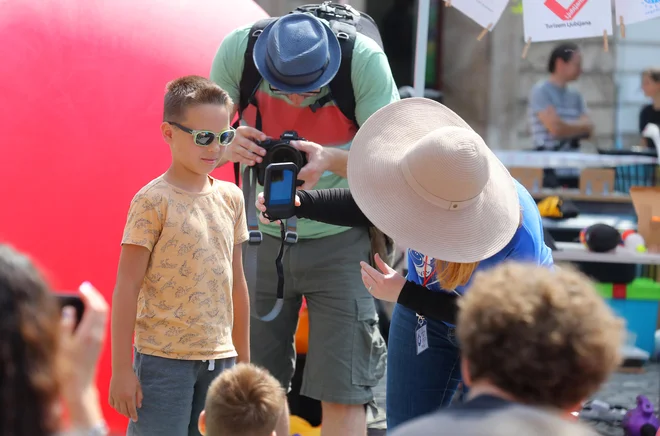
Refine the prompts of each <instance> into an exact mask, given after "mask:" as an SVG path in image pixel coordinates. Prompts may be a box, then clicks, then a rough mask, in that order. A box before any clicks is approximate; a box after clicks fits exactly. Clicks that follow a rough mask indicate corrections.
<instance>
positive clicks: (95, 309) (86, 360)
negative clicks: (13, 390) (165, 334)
mask: <svg viewBox="0 0 660 436" xmlns="http://www.w3.org/2000/svg"><path fill="white" fill-rule="evenodd" d="M79 290H80V296H81V298H82V300H83V303H85V312H84V314H83V317H82V320H81V321H80V324H79V325H78V327H77V328H76V326H75V323H76V314H75V309H73V308H72V307H65V308H64V309H63V310H62V322H61V327H60V348H59V356H58V357H59V359H60V365H61V371H62V372H61V377H62V379H61V381H62V396H63V399H64V401H65V403H66V405H67V408H68V410H69V415H70V416H71V424H72V426H73V427H75V428H79V429H86V428H91V427H93V426H95V425H99V424H102V423H103V414H102V412H101V408H100V405H99V401H98V391H97V389H96V380H95V379H96V366H97V364H98V360H99V356H100V354H101V350H102V349H103V342H104V340H105V335H106V327H107V323H108V303H107V302H106V301H105V299H104V298H103V296H102V295H101V294H100V293H99V292H98V291H97V290H96V289H95V288H94V287H93V286H92V285H91V284H90V283H88V282H85V283H83V284H82V285H80V288H79Z"/></svg>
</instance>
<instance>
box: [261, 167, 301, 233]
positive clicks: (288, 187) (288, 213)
mask: <svg viewBox="0 0 660 436" xmlns="http://www.w3.org/2000/svg"><path fill="white" fill-rule="evenodd" d="M297 177H298V167H297V166H296V164H294V163H292V162H282V163H272V164H270V165H268V166H267V167H266V172H265V175H264V200H265V203H264V204H265V206H266V217H267V218H268V219H270V220H273V221H274V220H281V219H286V218H291V217H292V216H294V215H295V214H296V204H295V201H296V178H297Z"/></svg>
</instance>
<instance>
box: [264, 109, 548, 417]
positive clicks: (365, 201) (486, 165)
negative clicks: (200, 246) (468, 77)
mask: <svg viewBox="0 0 660 436" xmlns="http://www.w3.org/2000/svg"><path fill="white" fill-rule="evenodd" d="M348 183H349V188H350V192H351V194H352V197H353V199H354V200H355V203H356V204H357V206H358V207H359V209H360V210H361V211H362V212H363V214H364V215H365V216H366V218H367V219H368V223H369V224H372V225H374V226H376V227H377V228H379V229H380V230H382V231H383V232H384V233H385V234H387V235H389V236H390V237H392V238H393V239H394V240H395V241H396V243H397V244H398V245H400V246H403V247H410V249H409V250H408V279H409V280H410V281H412V282H413V283H414V284H416V286H411V285H408V284H407V283H406V279H405V278H403V277H402V276H400V275H399V274H397V273H396V272H395V271H394V270H392V269H391V268H389V266H388V265H386V264H385V263H384V262H383V261H382V259H380V258H378V257H377V258H376V259H375V261H376V265H377V266H378V268H379V269H380V271H378V270H376V269H374V268H372V267H371V266H369V265H368V264H366V263H362V265H361V267H362V279H363V282H364V285H365V288H366V289H367V290H368V291H369V292H370V293H371V294H372V295H374V296H375V297H377V298H380V299H384V300H388V301H398V303H399V304H397V305H396V306H395V309H394V312H393V314H392V321H391V324H390V332H389V341H388V348H389V350H388V361H387V365H388V371H387V426H388V429H392V428H395V427H396V426H398V425H400V424H401V423H403V422H406V421H408V420H410V419H413V418H415V417H417V416H420V415H423V414H425V413H428V412H431V411H433V410H435V409H437V408H438V407H444V406H447V405H449V404H450V402H451V400H452V397H453V395H454V393H455V391H456V388H457V386H458V384H459V383H460V382H461V373H460V365H459V358H460V352H459V344H458V342H457V340H456V332H455V327H454V325H453V323H452V322H446V321H445V322H443V321H438V320H436V319H432V318H428V319H427V318H426V317H425V316H424V315H425V311H424V310H421V309H423V307H420V304H419V302H420V301H425V302H426V304H427V307H426V312H427V313H428V312H432V311H433V312H436V311H437V310H438V309H437V308H436V309H435V310H434V309H431V307H430V304H428V301H430V300H429V299H428V298H427V297H428V294H432V295H437V296H438V297H440V296H441V295H443V294H444V297H442V298H436V299H434V300H432V301H435V302H436V303H435V304H434V306H438V305H439V304H441V303H439V302H440V301H445V302H448V303H449V304H448V306H453V305H451V301H452V300H451V298H455V297H451V298H448V296H449V295H456V296H460V295H462V294H463V292H465V290H466V288H467V287H468V286H469V284H470V280H471V278H472V276H473V274H474V272H475V271H479V270H482V269H486V268H489V267H492V266H494V265H497V264H499V263H501V262H504V261H506V260H518V261H528V262H533V263H536V264H539V265H548V266H551V265H552V253H551V251H550V249H549V248H548V247H547V246H546V245H545V243H544V241H543V227H542V222H541V217H540V214H539V211H538V208H537V206H536V203H535V202H534V199H533V198H532V197H531V195H530V194H529V193H528V192H527V190H526V189H525V188H524V187H523V186H522V185H520V184H519V183H518V182H517V181H516V180H514V179H513V178H512V177H511V175H510V174H509V172H508V171H507V169H506V168H505V167H504V165H503V164H502V163H501V162H500V161H499V160H498V159H497V157H495V155H494V154H493V152H492V151H491V150H490V149H489V148H488V146H487V145H486V144H485V143H484V141H483V139H482V138H481V137H480V136H479V135H478V134H477V133H476V132H474V131H473V130H472V128H471V127H470V126H469V125H468V124H467V123H466V122H465V121H463V119H461V118H460V117H459V116H458V115H457V114H455V113H454V112H452V111H451V110H450V109H449V108H447V107H446V106H444V105H442V104H440V103H437V102H435V101H432V100H428V99H424V98H409V99H404V100H401V101H398V102H396V103H392V104H390V105H388V106H385V107H384V108H382V109H380V110H379V111H377V112H376V113H375V114H373V115H372V116H371V117H370V118H369V119H368V120H367V121H366V122H365V123H364V124H363V125H362V126H361V128H360V130H359V131H358V133H357V135H356V136H355V138H354V140H353V144H352V146H351V150H350V152H349V159H348ZM301 197H304V195H301ZM257 206H258V207H259V209H260V210H262V211H263V210H264V208H263V205H262V204H258V205H257ZM297 215H298V216H300V215H301V214H299V213H298V214H297ZM346 224H347V223H346ZM420 285H421V286H424V287H425V288H427V289H424V290H420V287H421V286H420ZM402 290H403V292H402ZM404 296H405V298H402V297H404ZM402 300H403V301H402ZM402 302H403V303H404V304H405V305H404V304H401V303H402ZM406 306H408V307H406ZM421 306H423V305H421ZM411 307H412V308H413V309H411ZM452 310H453V311H455V309H453V308H452V309H451V310H449V312H451V311H452ZM440 319H442V318H440Z"/></svg>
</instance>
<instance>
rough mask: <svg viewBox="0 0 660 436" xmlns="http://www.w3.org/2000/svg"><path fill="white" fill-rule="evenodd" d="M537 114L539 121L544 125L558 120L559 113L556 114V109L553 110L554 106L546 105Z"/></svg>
mask: <svg viewBox="0 0 660 436" xmlns="http://www.w3.org/2000/svg"><path fill="white" fill-rule="evenodd" d="M538 115H539V119H540V120H541V122H542V123H543V124H546V125H547V124H548V123H550V124H551V123H556V122H558V121H560V118H559V115H557V111H556V110H555V107H554V106H548V107H547V108H545V109H543V110H542V111H540V112H539V114H538Z"/></svg>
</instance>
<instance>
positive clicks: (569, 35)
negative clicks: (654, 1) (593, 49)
mask: <svg viewBox="0 0 660 436" xmlns="http://www.w3.org/2000/svg"><path fill="white" fill-rule="evenodd" d="M623 1H624V2H628V1H631V2H632V1H634V0H623ZM635 1H640V0H635ZM523 23H524V28H525V41H527V42H528V43H529V42H542V41H557V40H562V39H579V38H593V37H603V35H612V3H611V0H523Z"/></svg>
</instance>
